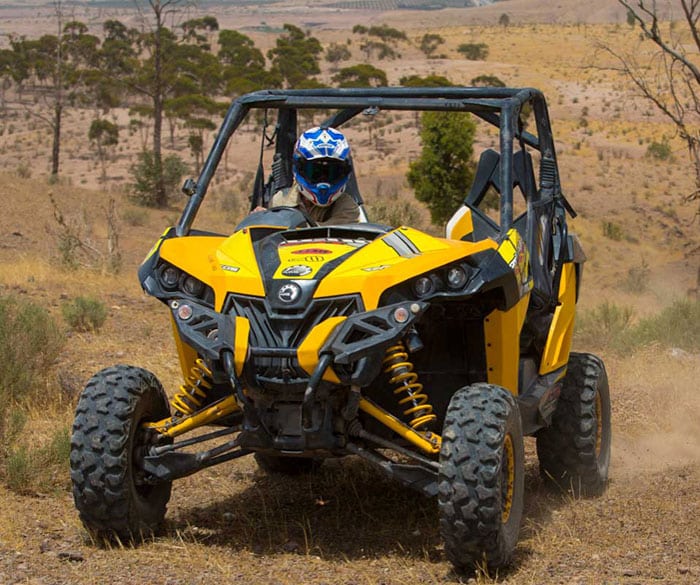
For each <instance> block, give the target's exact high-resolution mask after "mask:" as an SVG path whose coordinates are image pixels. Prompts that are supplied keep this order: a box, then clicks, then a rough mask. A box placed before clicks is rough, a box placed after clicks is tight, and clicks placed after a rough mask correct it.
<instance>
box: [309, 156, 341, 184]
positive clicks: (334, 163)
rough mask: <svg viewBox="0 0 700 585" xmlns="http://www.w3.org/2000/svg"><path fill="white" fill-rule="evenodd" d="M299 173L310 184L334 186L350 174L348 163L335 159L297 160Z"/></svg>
mask: <svg viewBox="0 0 700 585" xmlns="http://www.w3.org/2000/svg"><path fill="white" fill-rule="evenodd" d="M296 166H297V172H298V173H299V174H300V175H301V176H302V177H304V179H306V180H307V181H308V182H309V183H329V184H331V185H333V184H334V183H337V182H338V181H341V180H343V179H344V178H345V177H347V176H348V175H349V174H350V168H351V167H350V164H349V163H348V162H347V161H342V160H337V159H334V158H317V159H313V160H304V159H302V160H297V162H296Z"/></svg>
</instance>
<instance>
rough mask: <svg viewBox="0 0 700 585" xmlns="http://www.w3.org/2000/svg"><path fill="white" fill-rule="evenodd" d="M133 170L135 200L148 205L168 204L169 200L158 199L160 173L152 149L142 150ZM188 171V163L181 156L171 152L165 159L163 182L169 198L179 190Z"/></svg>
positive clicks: (132, 188)
mask: <svg viewBox="0 0 700 585" xmlns="http://www.w3.org/2000/svg"><path fill="white" fill-rule="evenodd" d="M131 172H132V174H133V175H134V183H132V185H131V192H132V200H133V201H135V202H136V203H138V204H139V205H144V206H146V207H161V206H165V205H166V204H167V201H164V202H160V201H158V200H157V193H156V184H157V182H158V175H157V172H156V164H155V158H154V156H153V152H151V151H150V150H144V151H143V152H140V153H139V160H138V162H137V163H136V164H135V165H133V166H132V167H131ZM187 172H188V169H187V165H186V164H185V161H183V160H182V159H181V158H180V157H179V156H177V155H175V154H171V155H168V156H166V157H165V158H164V159H163V183H164V185H165V194H166V198H167V199H170V198H172V197H173V196H174V195H175V194H176V193H177V192H178V191H179V189H180V185H181V183H182V177H183V176H184V175H185V173H187Z"/></svg>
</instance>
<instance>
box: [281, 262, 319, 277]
mask: <svg viewBox="0 0 700 585" xmlns="http://www.w3.org/2000/svg"><path fill="white" fill-rule="evenodd" d="M312 270H313V268H311V266H305V265H304V264H296V265H294V266H289V267H288V268H285V269H284V270H283V271H282V274H283V275H284V276H306V275H307V274H310V273H311V271H312Z"/></svg>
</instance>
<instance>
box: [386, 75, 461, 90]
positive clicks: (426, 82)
mask: <svg viewBox="0 0 700 585" xmlns="http://www.w3.org/2000/svg"><path fill="white" fill-rule="evenodd" d="M399 85H403V86H404V87H450V86H451V85H454V84H453V83H452V82H451V81H450V80H449V79H447V77H444V76H443V75H434V74H432V75H428V76H426V77H421V76H420V75H408V76H406V77H402V78H401V79H399Z"/></svg>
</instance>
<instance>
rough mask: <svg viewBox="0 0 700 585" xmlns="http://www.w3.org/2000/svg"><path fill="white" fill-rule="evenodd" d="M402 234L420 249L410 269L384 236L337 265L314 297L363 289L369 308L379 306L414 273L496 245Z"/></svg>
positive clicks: (405, 231)
mask: <svg viewBox="0 0 700 585" xmlns="http://www.w3.org/2000/svg"><path fill="white" fill-rule="evenodd" d="M397 231H399V232H400V233H402V234H403V235H404V236H406V237H407V238H408V239H409V240H410V242H411V243H412V244H413V245H414V246H415V248H417V249H418V250H420V254H416V255H413V256H411V272H410V273H407V267H406V262H405V260H406V257H405V256H401V255H400V254H399V253H398V252H397V251H396V250H395V249H394V248H392V247H391V246H390V245H388V244H387V243H386V242H384V240H385V239H386V238H387V236H389V235H390V234H387V236H383V237H381V238H379V239H377V240H375V241H373V242H371V243H370V244H367V245H366V246H365V247H364V248H362V249H361V250H358V251H357V252H355V254H354V255H353V256H351V257H350V258H348V259H347V260H346V261H345V262H343V264H341V265H340V266H338V268H336V269H335V270H334V271H333V272H332V276H331V277H329V278H325V279H324V280H322V281H321V283H320V284H319V286H318V288H317V289H316V293H315V294H314V297H316V298H319V297H328V296H338V295H343V294H348V292H351V291H360V292H361V294H362V300H363V302H364V305H365V309H366V310H372V309H376V308H377V305H378V303H379V297H380V296H381V294H382V293H383V292H384V291H385V290H386V289H387V288H389V287H391V286H394V285H396V284H398V283H400V282H404V281H405V280H406V279H407V278H410V277H411V276H414V275H418V274H422V273H424V272H429V271H430V270H432V269H434V268H435V266H440V265H442V264H447V263H449V262H453V261H456V260H459V259H460V258H465V257H466V256H468V255H470V254H475V253H477V252H481V251H483V250H488V249H493V248H496V243H495V242H494V241H492V240H484V241H481V242H477V243H472V242H460V241H454V240H446V239H442V238H435V237H433V236H429V235H428V234H424V233H423V232H420V231H418V230H414V229H411V228H399V230H397Z"/></svg>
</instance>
